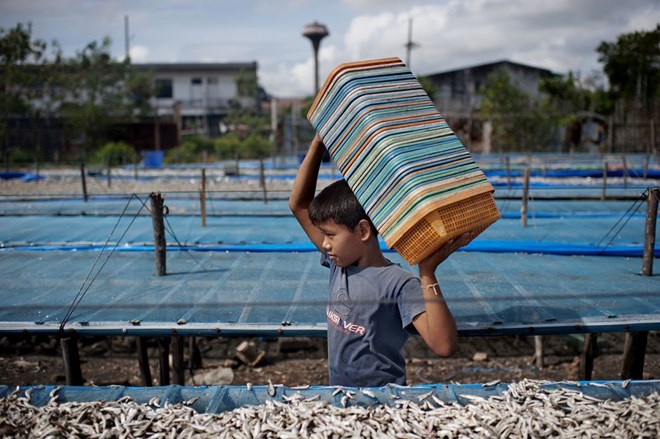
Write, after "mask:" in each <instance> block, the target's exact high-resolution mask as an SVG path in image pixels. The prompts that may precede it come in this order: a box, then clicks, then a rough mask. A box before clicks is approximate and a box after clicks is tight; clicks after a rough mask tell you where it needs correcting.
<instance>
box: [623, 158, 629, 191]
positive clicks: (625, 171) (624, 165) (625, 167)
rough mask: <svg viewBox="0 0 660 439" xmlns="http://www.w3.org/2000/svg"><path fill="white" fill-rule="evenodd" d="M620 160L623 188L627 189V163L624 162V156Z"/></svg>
mask: <svg viewBox="0 0 660 439" xmlns="http://www.w3.org/2000/svg"><path fill="white" fill-rule="evenodd" d="M622 160H623V187H625V188H627V187H628V161H627V160H626V156H623V157H622Z"/></svg>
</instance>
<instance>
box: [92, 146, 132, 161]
mask: <svg viewBox="0 0 660 439" xmlns="http://www.w3.org/2000/svg"><path fill="white" fill-rule="evenodd" d="M137 158H138V154H137V152H135V148H133V147H132V146H131V145H129V144H128V143H125V142H109V143H106V144H105V145H103V146H102V147H101V149H99V150H98V151H96V152H95V153H94V156H93V157H92V163H96V164H101V165H106V166H119V165H128V164H132V163H135V162H136V161H137Z"/></svg>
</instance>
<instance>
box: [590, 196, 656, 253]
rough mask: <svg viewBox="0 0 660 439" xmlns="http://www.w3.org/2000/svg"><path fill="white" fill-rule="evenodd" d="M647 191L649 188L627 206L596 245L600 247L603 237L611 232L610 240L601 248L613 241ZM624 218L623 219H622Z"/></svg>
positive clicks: (637, 208)
mask: <svg viewBox="0 0 660 439" xmlns="http://www.w3.org/2000/svg"><path fill="white" fill-rule="evenodd" d="M648 192H649V190H648V189H646V190H645V191H644V192H643V193H642V194H641V195H640V196H639V198H638V199H637V200H635V202H634V203H632V205H631V206H630V207H629V208H628V210H627V211H626V212H625V213H624V214H623V215H622V216H621V217H620V218H619V219H618V220H617V222H616V223H615V224H614V225H613V226H612V227H611V228H610V229H609V230H608V231H607V233H605V235H604V236H603V237H602V238H601V240H600V241H598V244H596V247H601V244H602V243H603V241H605V239H607V237H608V235H610V234H612V236H611V238H610V240H609V241H608V242H607V244H605V246H604V247H603V250H604V249H605V248H607V247H609V246H610V245H611V244H612V242H613V241H614V239H615V238H616V236H617V235H618V234H619V233H620V232H621V230H623V228H624V227H625V226H626V224H628V221H630V218H632V216H633V215H634V214H635V213H636V212H637V211H638V210H639V208H640V206H641V205H642V204H643V203H644V200H645V199H646V197H647V194H648ZM624 219H625V221H624ZM622 221H623V223H622V224H621V226H620V227H619V228H618V229H617V230H616V232H614V233H612V231H613V230H614V229H615V228H616V227H617V226H618V225H619V224H620V223H621V222H622Z"/></svg>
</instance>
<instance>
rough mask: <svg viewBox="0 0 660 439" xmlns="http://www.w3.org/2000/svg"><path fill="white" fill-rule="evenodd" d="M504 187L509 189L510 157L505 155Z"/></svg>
mask: <svg viewBox="0 0 660 439" xmlns="http://www.w3.org/2000/svg"><path fill="white" fill-rule="evenodd" d="M506 187H507V189H511V159H510V158H509V156H507V157H506Z"/></svg>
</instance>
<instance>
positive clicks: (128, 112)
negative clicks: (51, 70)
mask: <svg viewBox="0 0 660 439" xmlns="http://www.w3.org/2000/svg"><path fill="white" fill-rule="evenodd" d="M110 47H111V40H110V38H108V37H106V38H104V39H103V41H102V42H101V43H100V44H99V43H97V42H95V41H93V42H91V43H89V44H87V46H85V47H84V48H83V49H82V50H80V51H78V52H77V53H76V56H75V57H73V58H71V59H64V60H62V61H61V62H62V65H61V66H56V67H60V68H57V69H56V71H58V72H59V76H58V78H57V79H56V81H57V83H58V86H59V87H60V93H59V94H58V96H59V99H60V102H59V112H60V115H61V117H62V118H63V120H64V126H65V130H66V133H67V137H68V139H69V141H71V142H74V143H77V144H78V145H79V147H80V149H81V154H82V158H83V159H85V158H86V157H87V156H88V155H89V153H90V152H92V151H94V150H95V149H97V148H98V147H100V146H101V145H102V144H103V143H104V142H105V141H106V140H107V139H108V134H109V129H110V127H111V125H112V123H113V122H114V121H115V120H117V119H127V118H130V117H131V116H132V110H133V101H132V100H131V99H130V96H129V93H128V91H127V83H128V81H127V78H128V66H129V64H128V60H126V61H124V62H117V61H114V60H113V59H112V58H111V56H110ZM60 59H61V58H60Z"/></svg>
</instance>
